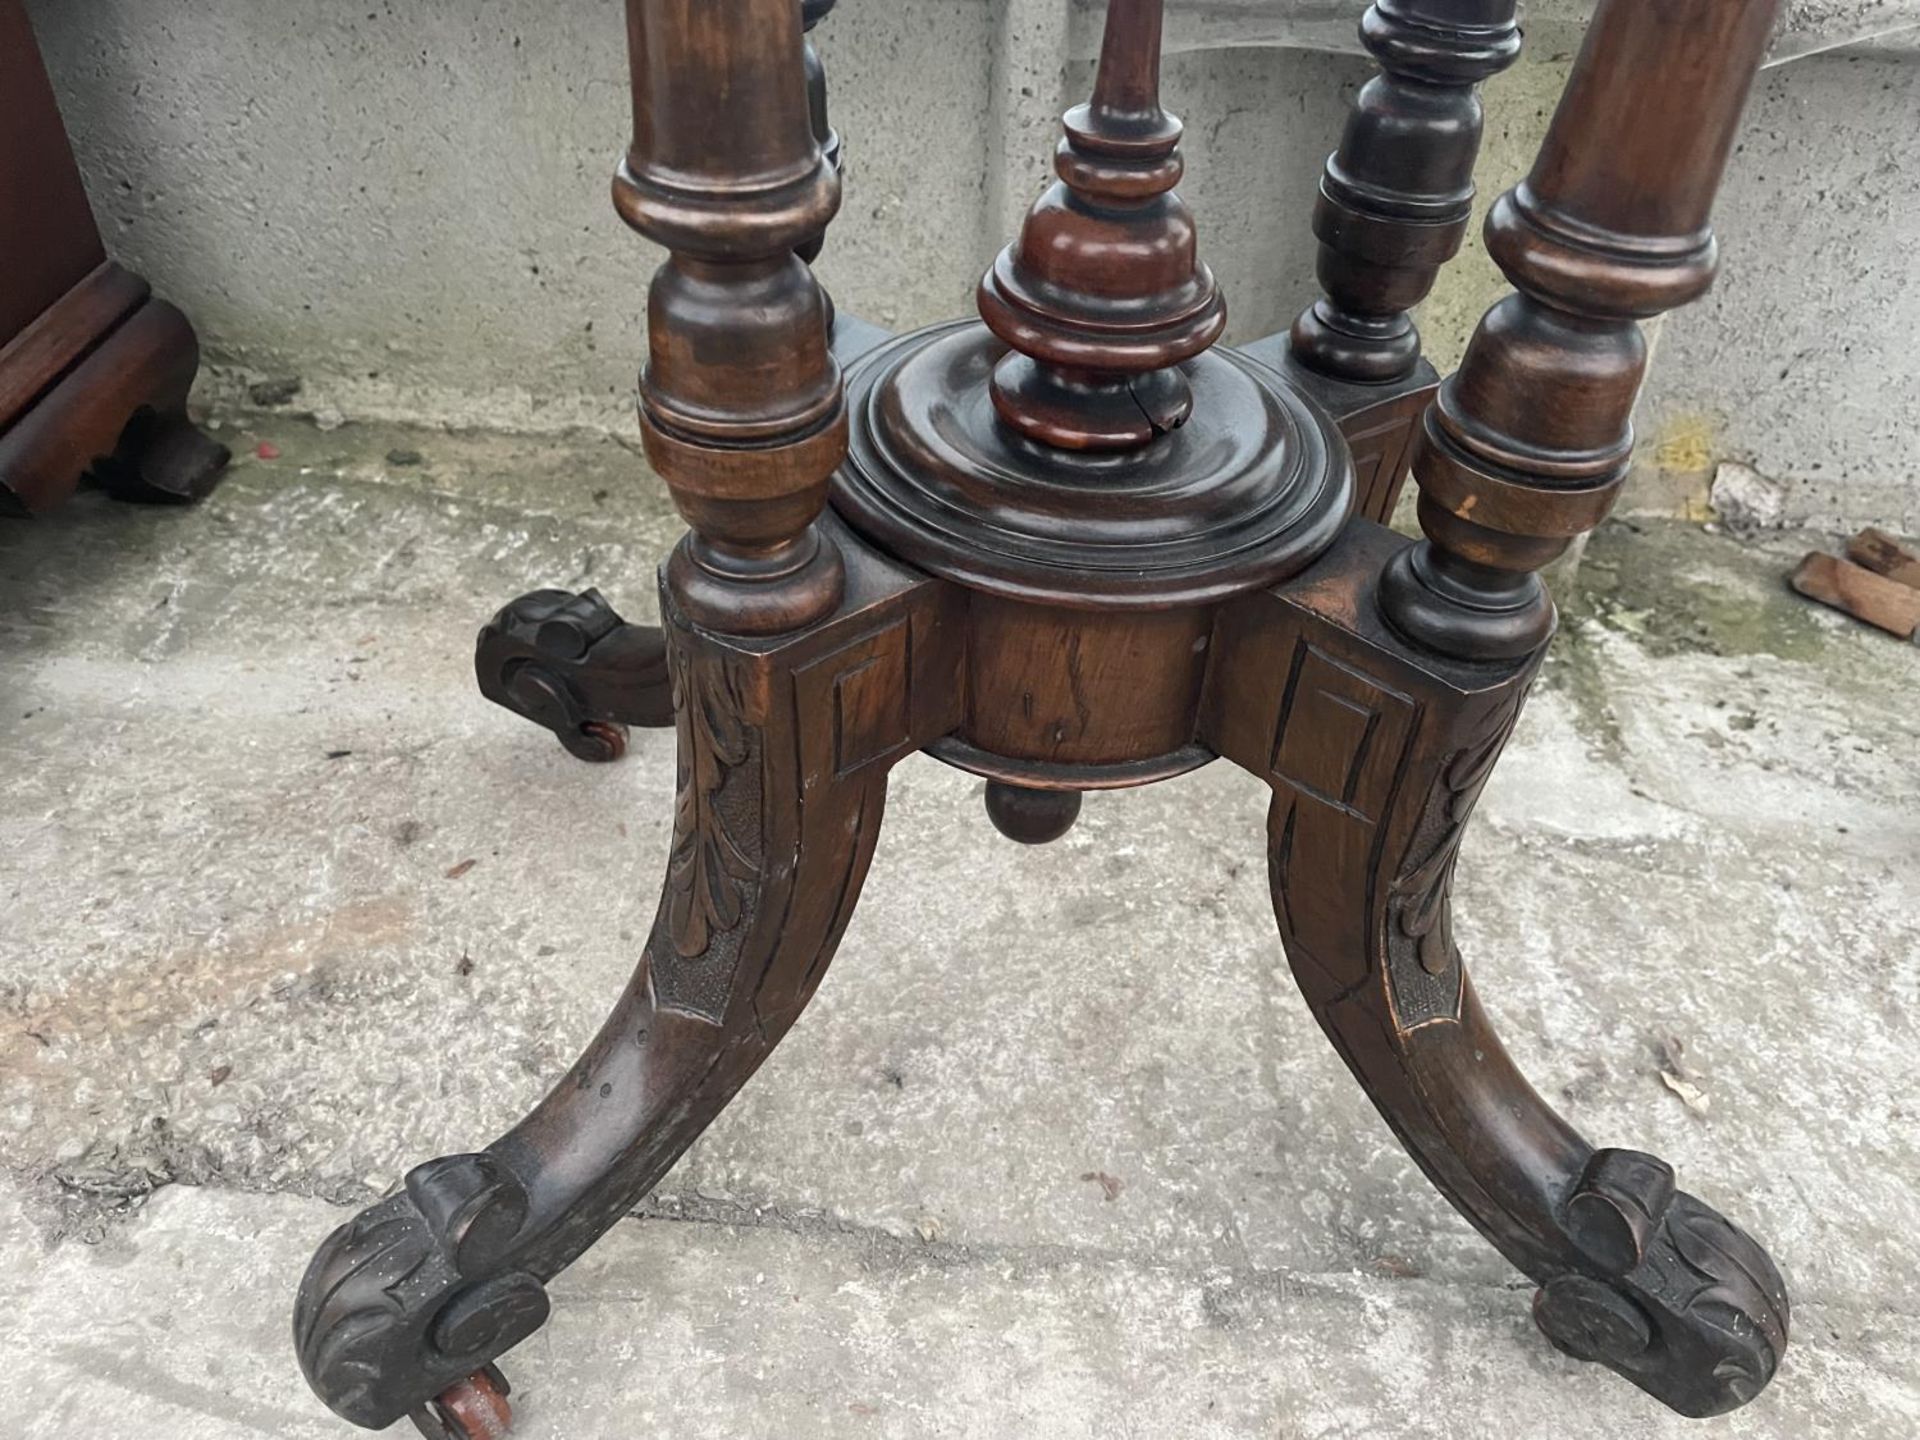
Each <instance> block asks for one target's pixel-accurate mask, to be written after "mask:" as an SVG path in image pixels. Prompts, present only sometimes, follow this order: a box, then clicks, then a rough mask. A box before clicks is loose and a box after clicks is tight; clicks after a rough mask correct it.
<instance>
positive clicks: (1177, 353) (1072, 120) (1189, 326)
mask: <svg viewBox="0 0 1920 1440" xmlns="http://www.w3.org/2000/svg"><path fill="white" fill-rule="evenodd" d="M1160 20H1161V0H1110V3H1109V4H1108V6H1107V29H1106V38H1105V40H1104V41H1103V43H1102V44H1101V47H1100V73H1099V76H1098V78H1097V79H1096V80H1095V81H1094V87H1093V99H1092V101H1091V103H1089V104H1086V105H1079V106H1076V107H1075V108H1074V109H1072V110H1069V111H1068V112H1067V114H1066V116H1065V119H1064V121H1063V124H1064V127H1065V129H1066V137H1065V138H1064V139H1063V140H1061V142H1060V147H1059V149H1058V150H1057V151H1056V152H1055V155H1054V169H1055V170H1056V171H1057V172H1058V174H1059V176H1060V179H1059V180H1058V181H1056V182H1055V183H1054V184H1053V185H1052V186H1050V187H1049V188H1048V190H1047V192H1046V194H1044V195H1042V196H1041V197H1040V199H1039V201H1038V202H1037V203H1036V204H1035V205H1034V207H1033V210H1032V211H1031V212H1030V213H1029V214H1028V216H1027V220H1026V224H1025V225H1024V226H1023V227H1022V228H1021V231H1020V238H1019V239H1018V240H1017V241H1015V242H1014V243H1013V244H1012V245H1009V246H1008V247H1007V248H1006V249H1005V250H1004V251H1002V252H1001V254H1000V257H999V258H998V259H997V260H995V261H994V263H993V267H992V268H991V269H990V270H988V271H987V274H986V276H985V278H984V279H982V280H981V282H980V297H979V299H980V315H981V318H982V319H984V320H985V321H986V322H987V325H988V327H989V328H990V329H991V330H992V331H993V333H994V334H995V335H997V336H999V337H1000V338H1001V339H1002V340H1004V341H1006V343H1007V344H1008V345H1010V346H1012V347H1013V352H1012V353H1011V354H1009V355H1008V356H1006V358H1005V359H1003V360H1001V361H1000V363H999V364H998V365H997V366H996V367H995V368H994V372H993V379H992V382H991V384H992V390H993V404H994V409H995V410H996V411H998V412H999V415H1000V418H1001V419H1003V420H1004V421H1006V423H1007V424H1009V425H1011V426H1012V427H1013V428H1014V429H1015V430H1018V431H1019V432H1020V433H1021V434H1022V435H1025V436H1026V437H1027V438H1029V439H1031V440H1037V441H1039V442H1040V443H1041V444H1044V445H1053V446H1059V447H1061V448H1063V449H1069V450H1130V449H1134V448H1136V447H1138V446H1142V445H1145V444H1147V443H1149V442H1150V441H1151V440H1153V438H1154V437H1155V436H1157V435H1161V434H1164V433H1166V432H1167V431H1169V430H1172V429H1175V428H1177V427H1178V426H1180V425H1182V424H1184V423H1185V422H1186V419H1187V416H1188V415H1189V414H1191V413H1192V410H1193V395H1192V391H1191V389H1190V388H1189V386H1188V384H1187V377H1186V376H1185V375H1183V374H1182V373H1181V372H1180V370H1179V369H1178V368H1177V367H1178V366H1179V365H1180V363H1181V362H1182V361H1185V360H1191V359H1192V358H1193V357H1194V356H1196V355H1198V354H1199V353H1200V352H1201V351H1203V350H1205V349H1206V348H1207V347H1208V346H1209V345H1211V344H1213V342H1214V341H1215V340H1217V339H1219V338H1220V332H1221V330H1223V329H1224V328H1225V327H1226V323H1227V311H1226V303H1225V302H1224V301H1223V300H1222V299H1221V297H1220V292H1219V290H1218V288H1217V287H1216V286H1215V285H1214V282H1213V273H1212V272H1211V271H1210V270H1208V269H1207V267H1206V266H1205V265H1202V264H1201V263H1200V261H1199V259H1198V257H1197V254H1196V248H1195V243H1194V229H1193V216H1192V214H1191V212H1189V211H1188V209H1187V207H1186V204H1185V202H1184V201H1182V200H1181V199H1180V197H1179V196H1178V195H1177V194H1175V193H1174V191H1173V187H1174V186H1175V185H1177V184H1178V183H1179V182H1180V174H1181V171H1182V169H1183V164H1182V161H1181V159H1180V122H1179V121H1178V120H1177V119H1175V118H1174V117H1173V116H1171V115H1169V114H1167V112H1166V111H1164V110H1162V109H1161V108H1160Z"/></svg>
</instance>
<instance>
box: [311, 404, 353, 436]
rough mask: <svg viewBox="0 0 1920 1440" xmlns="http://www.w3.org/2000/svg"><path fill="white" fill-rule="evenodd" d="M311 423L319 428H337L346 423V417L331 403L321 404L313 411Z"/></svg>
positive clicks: (329, 429)
mask: <svg viewBox="0 0 1920 1440" xmlns="http://www.w3.org/2000/svg"><path fill="white" fill-rule="evenodd" d="M313 423H314V426H315V427H316V428H317V429H320V430H328V431H331V430H338V429H339V428H340V427H341V426H342V425H344V424H346V423H347V417H346V416H345V415H342V414H341V413H340V412H339V411H338V410H336V409H335V408H334V407H333V406H331V405H322V406H321V407H320V408H319V409H318V410H316V411H314V412H313Z"/></svg>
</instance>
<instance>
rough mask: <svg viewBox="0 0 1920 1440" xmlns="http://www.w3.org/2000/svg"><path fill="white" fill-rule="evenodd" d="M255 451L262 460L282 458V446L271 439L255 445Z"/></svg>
mask: <svg viewBox="0 0 1920 1440" xmlns="http://www.w3.org/2000/svg"><path fill="white" fill-rule="evenodd" d="M253 453H254V454H255V455H257V456H258V457H259V458H260V459H262V460H278V459H279V458H280V447H279V446H278V445H276V444H274V443H273V442H272V441H271V440H262V441H261V442H260V443H259V444H258V445H256V446H254V447H253Z"/></svg>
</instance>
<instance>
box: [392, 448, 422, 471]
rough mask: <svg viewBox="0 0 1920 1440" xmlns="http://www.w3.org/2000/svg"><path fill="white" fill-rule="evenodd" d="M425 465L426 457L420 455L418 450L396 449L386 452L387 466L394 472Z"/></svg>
mask: <svg viewBox="0 0 1920 1440" xmlns="http://www.w3.org/2000/svg"><path fill="white" fill-rule="evenodd" d="M426 463H427V457H426V456H424V455H422V454H421V453H420V452H419V451H418V450H406V449H398V450H389V451H387V464H389V465H391V466H393V467H394V468H395V469H396V470H407V469H411V468H412V467H413V466H415V465H424V464H426Z"/></svg>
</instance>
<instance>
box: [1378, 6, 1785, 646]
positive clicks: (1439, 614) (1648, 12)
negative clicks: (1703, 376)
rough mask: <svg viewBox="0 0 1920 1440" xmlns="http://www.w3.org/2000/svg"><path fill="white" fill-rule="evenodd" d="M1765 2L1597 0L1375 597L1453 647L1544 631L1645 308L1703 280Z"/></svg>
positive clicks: (1628, 404)
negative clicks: (1416, 501)
mask: <svg viewBox="0 0 1920 1440" xmlns="http://www.w3.org/2000/svg"><path fill="white" fill-rule="evenodd" d="M1778 9H1779V6H1778V4H1777V3H1774V0H1751V3H1736V0H1719V3H1705V0H1695V3H1688V4H1673V5H1660V6H1649V5H1645V4H1636V3H1631V0H1624V3H1623V0H1602V3H1601V4H1600V6H1599V8H1598V9H1597V10H1596V11H1595V13H1594V17H1593V23H1592V25H1591V26H1590V27H1589V29H1588V31H1587V39H1586V43H1585V44H1584V45H1583V46H1582V48H1581V51H1580V55H1579V57H1578V59H1577V60H1576V61H1575V63H1574V68H1573V73H1572V75H1571V77H1570V78H1569V80H1568V82H1567V89H1566V93H1565V95H1563V96H1562V98H1561V101H1560V107H1559V109H1558V110H1557V111H1555V113H1554V117H1553V121H1552V123H1551V124H1550V125H1549V126H1548V128H1547V136H1546V141H1545V143H1544V144H1543V145H1542V147H1541V150H1540V155H1539V158H1538V159H1537V160H1536V161H1535V162H1534V166H1533V169H1532V171H1531V173H1530V174H1529V175H1528V177H1527V178H1526V179H1525V180H1524V181H1522V182H1521V183H1520V184H1519V185H1518V186H1517V187H1515V188H1514V189H1513V190H1511V191H1509V192H1508V193H1507V194H1505V195H1503V196H1501V197H1500V199H1499V200H1498V201H1496V202H1495V204H1494V207H1493V210H1492V212H1491V213H1490V214H1489V215H1488V217H1487V230H1486V234H1487V249H1488V251H1489V253H1490V254H1491V255H1492V256H1493V258H1494V260H1495V261H1496V262H1497V263H1498V264H1499V266H1500V268H1501V269H1502V270H1503V271H1504V272H1505V273H1506V275H1507V278H1508V279H1510V280H1511V281H1513V283H1514V285H1515V287H1516V288H1517V291H1518V293H1516V294H1514V295H1510V296H1508V297H1507V298H1506V299H1505V300H1502V301H1501V302H1500V303H1499V304H1498V305H1496V306H1494V307H1493V309H1492V310H1490V311H1488V312H1487V316H1486V318H1485V319H1484V320H1482V321H1481V322H1480V327H1479V329H1478V330H1476V331H1475V332H1474V336H1473V339H1472V340H1471V341H1469V342H1468V345H1467V354H1466V358H1465V359H1463V360H1462V361H1461V363H1460V369H1459V371H1458V373H1456V374H1455V375H1454V376H1453V377H1452V378H1450V379H1449V380H1448V381H1447V382H1446V384H1444V385H1443V386H1441V388H1440V392H1439V394H1438V396H1437V398H1436V400H1435V403H1434V405H1433V407H1432V408H1431V409H1430V410H1429V411H1428V412H1427V417H1426V421H1425V425H1424V427H1423V430H1422V434H1421V437H1420V440H1419V442H1418V446H1417V448H1416V452H1415V458H1414V461H1413V474H1414V479H1415V481H1416V483H1417V484H1418V485H1419V487H1420V526H1421V529H1422V530H1423V531H1425V533H1426V536H1427V539H1426V541H1425V542H1423V543H1422V544H1420V545H1418V546H1416V547H1415V548H1414V549H1413V550H1411V551H1409V552H1408V553H1407V554H1406V555H1404V556H1402V557H1400V558H1399V559H1397V560H1396V562H1395V564H1394V566H1393V568H1392V569H1391V570H1390V571H1389V572H1388V574H1387V577H1386V584H1385V586H1384V588H1383V591H1382V595H1381V603H1382V605H1383V606H1384V607H1385V609H1386V612H1387V614H1388V616H1389V618H1391V619H1392V621H1393V623H1394V624H1395V626H1397V627H1398V628H1399V629H1400V630H1401V631H1402V632H1403V633H1405V634H1407V635H1409V636H1412V637H1414V638H1416V639H1419V640H1421V641H1422V642H1424V643H1426V644H1428V645H1431V646H1433V647H1434V648H1436V649H1440V650H1444V651H1446V652H1447V653H1448V654H1451V655H1460V656H1477V657H1487V656H1497V657H1508V656H1516V655H1524V654H1526V653H1528V652H1530V651H1531V650H1533V649H1535V648H1536V647H1538V646H1539V645H1541V644H1543V643H1544V642H1545V640H1546V638H1547V636H1548V635H1549V634H1550V633H1551V632H1552V629H1553V603H1552V601H1551V600H1550V599H1549V598H1548V596H1547V592H1546V588H1545V587H1544V586H1543V585H1542V584H1541V583H1540V578H1539V575H1538V573H1537V572H1538V571H1539V569H1540V567H1541V566H1543V565H1545V564H1547V563H1548V562H1549V561H1551V560H1553V559H1554V558H1555V557H1556V556H1557V555H1559V554H1560V553H1561V552H1562V551H1564V550H1565V549H1566V548H1567V546H1568V544H1569V543H1571V541H1572V540H1573V538H1574V537H1575V536H1577V535H1580V534H1583V533H1585V532H1586V531H1588V530H1591V529H1593V528H1594V526H1596V525H1598V524H1599V523H1600V522H1601V520H1602V519H1604V518H1605V517H1606V514H1607V512H1608V511H1609V510H1611V509H1612V508H1613V503H1614V501H1615V500H1616V499H1617V498H1618V496H1619V493H1620V488H1621V486H1623V485H1624V484H1625V483H1626V479H1627V472H1628V469H1629V468H1630V465H1631V462H1632V458H1633V425H1632V418H1631V417H1632V412H1633V403H1634V400H1635V399H1636V398H1637V397H1638V395H1639V393H1640V383H1641V381H1642V379H1643V378H1644V377H1645V375H1646V365H1647V343H1646V337H1645V336H1644V335H1643V334H1642V333H1641V330H1640V324H1639V322H1640V321H1642V320H1646V319H1650V318H1652V317H1653V316H1655V315H1658V314H1660V313H1661V312H1662V311H1664V310H1668V309H1671V308H1672V307H1674V306H1676V305H1684V304H1686V303H1687V302H1688V301H1691V300H1695V299H1698V298H1699V297H1700V296H1701V295H1703V294H1705V293H1706V291H1707V289H1708V287H1709V286H1710V285H1712V283H1713V273H1714V266H1715V259H1716V251H1715V247H1714V241H1713V230H1712V228H1711V227H1710V225H1709V224H1708V216H1709V213H1710V211H1711V210H1712V208H1713V198H1714V195H1715V193H1716V192H1717V190H1718V189H1719V185H1720V176H1721V172H1722V171H1723V170H1724V169H1725V168H1726V163H1727V156H1728V153H1729V152H1730V151H1731V149H1732V147H1733V138H1734V131H1735V128H1736V126H1737V125H1738V124H1739V120H1740V112H1741V109H1742V107H1743V106H1744V104H1745V102H1746V97H1747V92H1748V90H1749V89H1750V88H1751V86H1752V83H1753V78H1754V75H1755V73H1756V72H1757V67H1758V65H1759V62H1760V59H1761V56H1762V55H1763V53H1764V52H1765V49H1766V44H1767V37H1768V36H1769V34H1771V32H1772V29H1773V23H1774V19H1775V16H1776V13H1777V11H1778Z"/></svg>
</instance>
